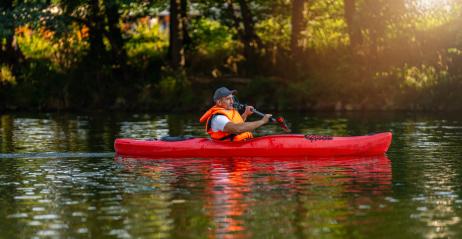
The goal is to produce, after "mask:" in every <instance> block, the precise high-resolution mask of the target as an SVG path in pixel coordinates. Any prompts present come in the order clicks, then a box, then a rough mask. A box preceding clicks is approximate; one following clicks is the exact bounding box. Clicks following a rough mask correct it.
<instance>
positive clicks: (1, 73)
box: [0, 65, 16, 86]
mask: <svg viewBox="0 0 462 239" xmlns="http://www.w3.org/2000/svg"><path fill="white" fill-rule="evenodd" d="M7 84H9V85H15V84H16V77H15V76H14V75H13V73H12V72H11V67H9V66H6V65H0V86H2V85H7Z"/></svg>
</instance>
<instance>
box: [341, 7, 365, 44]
mask: <svg viewBox="0 0 462 239" xmlns="http://www.w3.org/2000/svg"><path fill="white" fill-rule="evenodd" d="M344 14H345V21H346V23H347V27H348V36H349V37H350V47H351V49H354V48H356V46H358V45H360V44H361V43H362V41H363V39H362V34H361V29H360V27H359V25H358V21H357V20H355V19H356V18H357V16H356V14H357V11H356V1H355V0H344Z"/></svg>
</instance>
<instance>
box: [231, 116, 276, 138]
mask: <svg viewBox="0 0 462 239" xmlns="http://www.w3.org/2000/svg"><path fill="white" fill-rule="evenodd" d="M271 116H272V115H270V114H266V115H265V116H264V117H263V118H262V119H261V120H257V121H253V122H244V123H240V124H236V123H233V122H228V123H227V124H226V125H225V127H224V129H223V130H224V132H226V133H230V134H241V133H244V132H247V131H253V130H255V129H256V128H258V127H260V126H262V125H264V124H266V123H268V121H269V119H270V118H271Z"/></svg>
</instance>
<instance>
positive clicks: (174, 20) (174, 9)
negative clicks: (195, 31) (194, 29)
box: [168, 0, 186, 69]
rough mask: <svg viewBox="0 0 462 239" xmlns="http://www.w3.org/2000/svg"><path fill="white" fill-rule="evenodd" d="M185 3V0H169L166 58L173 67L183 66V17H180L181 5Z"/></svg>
mask: <svg viewBox="0 0 462 239" xmlns="http://www.w3.org/2000/svg"><path fill="white" fill-rule="evenodd" d="M185 5H186V0H170V36H169V48H168V59H169V62H170V66H171V67H172V68H174V69H177V68H181V67H184V65H185V55H184V44H183V42H184V29H183V28H184V27H185V17H182V14H181V13H182V11H181V6H185Z"/></svg>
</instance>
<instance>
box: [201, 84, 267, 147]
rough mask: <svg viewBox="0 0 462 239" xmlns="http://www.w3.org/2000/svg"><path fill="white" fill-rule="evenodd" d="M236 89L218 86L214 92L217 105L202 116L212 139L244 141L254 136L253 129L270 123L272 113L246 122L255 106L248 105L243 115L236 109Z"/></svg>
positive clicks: (202, 120) (202, 121)
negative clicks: (234, 96)
mask: <svg viewBox="0 0 462 239" xmlns="http://www.w3.org/2000/svg"><path fill="white" fill-rule="evenodd" d="M234 93H236V91H235V90H229V89H228V88H226V87H220V88H218V89H217V90H216V91H215V93H214V94H213V101H214V102H215V105H214V106H213V107H212V108H210V109H209V110H208V111H207V112H205V114H204V115H203V116H202V117H201V118H200V120H199V121H200V122H201V123H206V124H205V131H207V133H208V134H209V135H210V137H211V138H212V139H216V140H230V141H242V140H246V139H251V138H253V135H252V133H251V131H253V130H255V129H256V128H258V127H260V126H262V125H264V124H266V123H268V121H269V119H270V118H271V116H272V115H270V114H266V115H265V116H264V117H263V118H262V119H260V120H258V121H253V122H245V121H246V119H247V116H249V115H251V114H252V113H253V107H252V106H247V107H246V108H245V111H244V113H243V114H242V115H240V114H239V112H238V111H237V110H236V109H234V106H233V105H234V98H233V94H234Z"/></svg>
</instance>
